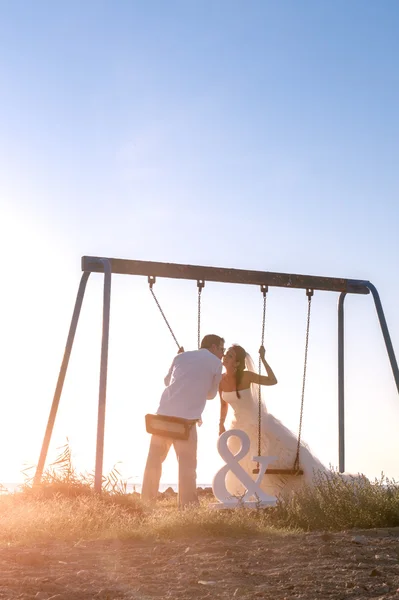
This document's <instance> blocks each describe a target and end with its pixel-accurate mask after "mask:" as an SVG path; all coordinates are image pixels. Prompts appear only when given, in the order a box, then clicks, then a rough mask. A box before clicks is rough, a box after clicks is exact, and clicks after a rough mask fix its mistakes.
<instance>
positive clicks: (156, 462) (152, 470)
mask: <svg viewBox="0 0 399 600" xmlns="http://www.w3.org/2000/svg"><path fill="white" fill-rule="evenodd" d="M224 350H225V349H224V339H223V338H221V337H219V336H218V335H206V336H205V337H204V338H203V340H202V342H201V348H200V349H199V350H194V351H192V352H183V353H182V354H178V355H177V356H175V358H174V359H173V362H172V365H171V367H170V369H169V373H168V374H167V376H166V377H165V385H166V388H165V390H164V392H163V394H162V396H161V400H160V403H159V407H158V410H157V414H158V415H164V416H169V417H180V418H183V419H187V420H189V421H192V426H191V428H190V433H189V437H188V440H178V439H173V438H168V437H163V436H158V435H154V434H153V435H152V436H151V442H150V448H149V451H148V458H147V464H146V467H145V472H144V477H143V486H142V490H141V498H142V500H154V499H155V498H156V497H157V494H158V489H159V482H160V479H161V474H162V463H163V462H164V460H165V458H166V457H167V455H168V452H169V450H170V447H171V446H172V444H173V446H174V449H175V452H176V457H177V461H178V463H179V497H178V502H179V506H180V507H184V506H187V505H188V504H193V503H194V504H198V497H197V473H196V469H197V428H196V423H197V422H198V421H199V420H200V418H201V415H202V412H203V410H204V408H205V404H206V401H207V400H211V399H212V398H214V397H215V396H216V394H217V392H218V388H219V382H220V379H221V376H222V362H221V359H222V357H223V354H224Z"/></svg>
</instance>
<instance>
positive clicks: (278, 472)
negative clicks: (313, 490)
mask: <svg viewBox="0 0 399 600" xmlns="http://www.w3.org/2000/svg"><path fill="white" fill-rule="evenodd" d="M252 473H254V474H255V475H256V474H258V473H259V469H253V471H252ZM265 475H294V476H295V475H303V469H266V471H265Z"/></svg>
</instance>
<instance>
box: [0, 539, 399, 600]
mask: <svg viewBox="0 0 399 600" xmlns="http://www.w3.org/2000/svg"><path fill="white" fill-rule="evenodd" d="M0 573H1V575H0V598H7V599H8V598H10V599H14V598H20V599H26V600H28V599H30V598H36V599H37V600H50V598H51V600H82V599H84V598H97V599H101V600H105V599H113V598H118V599H119V598H121V599H122V598H123V599H136V598H137V599H141V600H144V599H150V598H179V599H182V600H183V599H186V600H188V599H190V600H191V599H194V598H241V599H247V600H249V599H250V598H251V599H252V598H270V599H272V598H273V599H274V600H283V599H284V598H286V599H287V600H291V599H293V598H303V599H316V598H317V599H329V598H334V599H338V598H342V599H344V598H350V599H354V598H362V599H363V598H384V599H385V598H396V599H399V529H396V528H395V529H380V530H367V531H358V532H348V533H336V534H322V533H311V534H289V535H284V536H278V535H273V536H268V537H264V538H261V539H260V538H259V539H254V538H250V539H226V538H224V539H222V540H215V539H200V540H199V539H197V540H193V539H190V540H178V541H163V542H158V543H157V542H138V541H119V540H117V541H92V542H78V543H65V542H56V543H51V544H46V545H35V546H24V547H11V546H9V547H7V548H2V549H1V550H0ZM397 590H398V592H397Z"/></svg>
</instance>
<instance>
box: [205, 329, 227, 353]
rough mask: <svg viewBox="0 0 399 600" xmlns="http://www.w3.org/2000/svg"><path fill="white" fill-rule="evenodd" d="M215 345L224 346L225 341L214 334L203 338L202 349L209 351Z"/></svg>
mask: <svg viewBox="0 0 399 600" xmlns="http://www.w3.org/2000/svg"><path fill="white" fill-rule="evenodd" d="M213 344H215V346H220V344H224V339H223V338H222V337H220V336H219V335H214V334H213V333H210V334H209V335H206V336H205V337H203V338H202V342H201V348H206V349H207V350H209V348H211V347H212V346H213Z"/></svg>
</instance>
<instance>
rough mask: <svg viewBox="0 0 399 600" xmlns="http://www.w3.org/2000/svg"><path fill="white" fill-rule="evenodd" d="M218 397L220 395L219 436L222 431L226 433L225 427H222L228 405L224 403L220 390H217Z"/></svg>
mask: <svg viewBox="0 0 399 600" xmlns="http://www.w3.org/2000/svg"><path fill="white" fill-rule="evenodd" d="M219 395H220V419H219V435H222V433H223V432H224V431H226V429H225V427H224V422H225V420H226V417H227V410H228V408H229V405H228V404H227V402H225V401H224V400H223V398H222V390H221V389H220V388H219Z"/></svg>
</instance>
